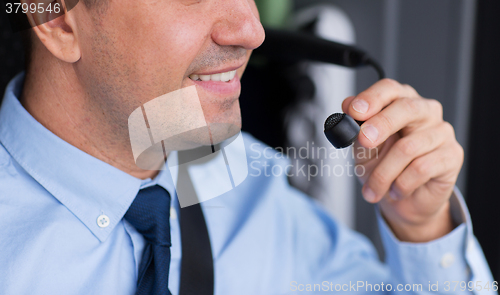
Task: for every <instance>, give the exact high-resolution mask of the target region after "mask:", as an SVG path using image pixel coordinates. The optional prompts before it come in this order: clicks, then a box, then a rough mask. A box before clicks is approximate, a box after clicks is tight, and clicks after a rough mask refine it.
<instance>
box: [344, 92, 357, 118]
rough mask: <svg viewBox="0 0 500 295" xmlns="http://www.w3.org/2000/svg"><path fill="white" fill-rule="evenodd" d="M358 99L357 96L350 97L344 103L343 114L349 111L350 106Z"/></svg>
mask: <svg viewBox="0 0 500 295" xmlns="http://www.w3.org/2000/svg"><path fill="white" fill-rule="evenodd" d="M355 98H356V96H349V97H348V98H346V99H344V101H343V102H342V112H344V113H346V114H347V112H348V111H349V105H350V104H351V102H352V101H353V100H354V99H355Z"/></svg>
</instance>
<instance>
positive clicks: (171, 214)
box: [170, 207, 177, 219]
mask: <svg viewBox="0 0 500 295" xmlns="http://www.w3.org/2000/svg"><path fill="white" fill-rule="evenodd" d="M170 218H172V219H177V211H175V208H174V207H170Z"/></svg>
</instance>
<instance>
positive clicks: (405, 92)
mask: <svg viewBox="0 0 500 295" xmlns="http://www.w3.org/2000/svg"><path fill="white" fill-rule="evenodd" d="M342 108H343V110H344V112H345V113H347V114H349V115H350V116H352V117H353V118H354V119H355V120H358V121H366V122H365V123H364V124H363V125H362V126H361V132H360V134H359V137H358V140H357V141H356V143H355V145H354V153H355V155H356V162H357V164H358V165H363V166H364V167H365V171H366V173H365V175H364V176H363V177H361V181H362V182H363V195H364V197H365V199H366V200H367V201H369V202H371V203H379V204H380V208H381V211H382V214H383V216H384V218H385V219H386V220H387V222H388V224H389V225H390V227H391V228H392V230H393V231H394V233H395V234H396V236H397V237H398V238H399V239H400V240H402V241H408V242H427V241H430V240H433V239H436V238H439V237H441V236H444V235H446V234H447V233H449V232H450V231H451V230H452V229H453V227H454V225H453V222H452V218H451V213H450V209H449V198H450V196H451V194H452V192H453V188H454V185H455V182H456V179H457V176H458V173H459V172H460V168H461V167H462V163H463V158H464V152H463V149H462V147H461V146H460V144H459V143H458V142H457V141H456V139H455V132H454V130H453V127H452V126H451V124H449V123H448V122H445V121H443V109H442V106H441V104H440V103H439V102H438V101H436V100H433V99H425V98H422V97H421V96H420V95H419V94H418V93H417V92H416V91H415V89H413V88H412V87H410V86H408V85H402V84H399V83H398V82H396V81H394V80H390V79H384V80H381V81H379V82H377V83H376V84H374V85H373V86H371V87H370V88H369V89H367V90H366V91H364V92H362V93H361V94H359V95H358V96H356V97H349V98H347V99H345V100H344V102H343V104H342ZM357 171H359V170H357Z"/></svg>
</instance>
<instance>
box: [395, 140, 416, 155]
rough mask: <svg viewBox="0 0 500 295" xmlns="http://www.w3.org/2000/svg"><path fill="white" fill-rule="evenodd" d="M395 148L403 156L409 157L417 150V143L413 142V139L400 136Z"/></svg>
mask: <svg viewBox="0 0 500 295" xmlns="http://www.w3.org/2000/svg"><path fill="white" fill-rule="evenodd" d="M397 149H398V150H399V151H400V152H401V154H403V155H404V156H406V157H410V156H412V155H414V154H415V153H416V152H417V150H418V146H417V143H416V142H415V140H413V139H407V138H402V139H400V140H399V143H398V145H397Z"/></svg>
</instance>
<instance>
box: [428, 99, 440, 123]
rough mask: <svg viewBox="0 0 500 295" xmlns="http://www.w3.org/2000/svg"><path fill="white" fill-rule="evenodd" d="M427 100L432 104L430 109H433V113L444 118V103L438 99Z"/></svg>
mask: <svg viewBox="0 0 500 295" xmlns="http://www.w3.org/2000/svg"><path fill="white" fill-rule="evenodd" d="M427 102H428V103H429V105H430V110H431V111H432V113H433V114H435V116H436V117H438V118H442V117H443V105H442V104H441V103H440V102H439V101H438V100H436V99H432V98H430V99H427Z"/></svg>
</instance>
